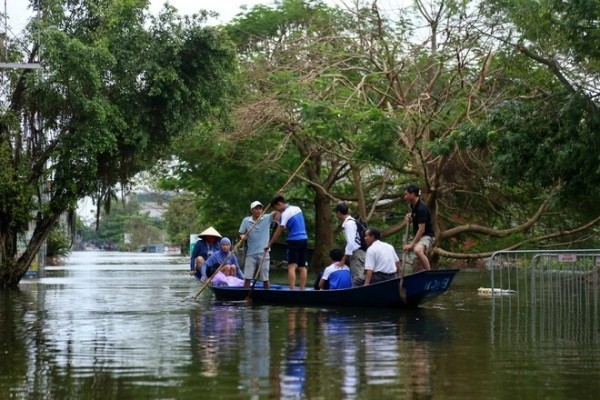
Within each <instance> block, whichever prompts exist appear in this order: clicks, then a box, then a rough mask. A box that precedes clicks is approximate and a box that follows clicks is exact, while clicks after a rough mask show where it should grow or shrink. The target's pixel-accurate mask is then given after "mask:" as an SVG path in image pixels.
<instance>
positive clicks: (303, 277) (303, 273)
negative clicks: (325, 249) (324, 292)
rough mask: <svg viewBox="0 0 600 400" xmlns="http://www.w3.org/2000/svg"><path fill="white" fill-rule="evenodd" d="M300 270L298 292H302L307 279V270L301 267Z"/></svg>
mask: <svg viewBox="0 0 600 400" xmlns="http://www.w3.org/2000/svg"><path fill="white" fill-rule="evenodd" d="M299 269H300V290H304V286H306V277H307V274H308V273H307V268H306V267H302V268H299Z"/></svg>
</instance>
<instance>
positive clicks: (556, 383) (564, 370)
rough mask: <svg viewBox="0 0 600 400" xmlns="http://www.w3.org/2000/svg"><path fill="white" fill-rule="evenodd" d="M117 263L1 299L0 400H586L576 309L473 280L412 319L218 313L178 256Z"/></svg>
mask: <svg viewBox="0 0 600 400" xmlns="http://www.w3.org/2000/svg"><path fill="white" fill-rule="evenodd" d="M122 257H123V260H124V261H123V262H122V263H120V262H119V256H118V255H114V254H109V255H106V257H105V256H104V255H103V254H98V253H96V254H94V253H92V254H89V253H82V254H74V255H73V257H72V258H71V259H70V260H69V264H68V265H66V266H64V267H54V268H52V269H49V270H48V271H47V275H46V276H45V277H43V278H41V279H37V280H31V281H27V282H24V283H23V284H22V285H21V286H20V290H17V291H0V393H1V394H0V398H21V399H24V398H27V399H46V398H57V399H70V398H73V399H78V398H102V399H118V398H174V399H196V398H236V399H238V398H252V399H266V398H275V399H277V398H311V399H312V398H319V399H330V398H331V399H338V398H339V399H384V398H410V399H428V398H492V399H501V398H506V397H510V396H511V395H512V389H513V388H514V387H518V388H519V390H521V391H522V393H527V394H531V395H532V396H533V397H535V396H536V395H537V394H538V393H540V390H542V392H541V394H540V396H541V397H546V398H552V397H553V393H557V392H560V393H569V395H570V396H573V397H582V398H593V396H595V395H596V394H597V389H598V386H597V382H599V381H600V343H599V339H598V334H599V332H598V323H597V321H598V313H597V309H594V308H593V306H594V304H593V303H592V302H591V301H587V300H586V299H587V298H585V297H581V298H577V297H576V298H575V299H574V301H573V302H566V301H565V300H564V299H563V297H561V296H559V294H560V293H559V292H554V293H553V294H548V295H547V296H546V297H543V298H542V297H538V299H540V301H539V302H538V304H537V306H536V307H535V310H533V309H532V307H533V306H531V305H527V304H528V303H527V302H522V303H520V304H517V303H516V302H518V301H522V300H523V299H521V300H520V299H519V298H518V297H514V298H512V299H501V300H499V301H501V302H502V303H499V302H496V301H495V300H492V299H489V298H481V297H479V296H478V295H477V293H476V290H477V288H478V287H479V286H481V282H482V281H485V280H479V279H474V283H473V287H467V288H464V287H461V286H460V284H459V285H457V286H456V287H453V290H452V291H451V292H449V293H448V295H444V296H441V297H440V298H438V299H436V300H435V302H433V303H432V304H431V306H430V308H429V309H421V310H417V311H415V312H406V311H394V310H373V309H368V310H365V309H333V308H332V309H319V308H293V307H291V308H287V307H277V306H247V305H245V304H244V303H236V304H222V303H217V302H215V301H214V299H213V297H212V295H211V293H209V292H208V291H207V292H206V293H204V294H203V295H202V296H200V298H199V299H198V300H197V301H196V300H192V297H193V295H194V294H195V293H196V292H197V291H198V288H199V287H198V284H197V282H196V281H195V280H194V279H193V278H190V277H189V274H188V273H187V270H188V267H187V260H186V259H185V258H181V259H180V260H177V259H176V260H174V261H169V259H168V258H161V257H160V256H159V255H143V256H142V255H138V254H125V255H122ZM283 274H285V271H283ZM283 274H282V277H283V278H284V279H285V275H283ZM475 278H477V276H475ZM459 282H460V281H459ZM571 284H572V285H573V283H571ZM573 288H574V289H575V288H576V287H575V286H573ZM592 294H593V293H592ZM550 295H552V296H555V297H548V296H550ZM559 298H560V299H561V300H560V301H558V300H557V301H555V299H559ZM525 300H527V299H525ZM583 300H586V301H583ZM508 301H512V302H513V303H512V304H509V303H508ZM594 301H595V300H594ZM569 304H570V305H569ZM578 304H582V306H578ZM588 304H589V305H590V306H589V307H588ZM528 307H529V308H528ZM569 307H570V308H569ZM586 307H587V308H586ZM534 311H535V312H534ZM585 318H587V319H585ZM532 321H535V322H533V324H534V325H533V326H532ZM561 322H562V323H563V324H567V325H569V326H566V325H561ZM533 327H535V332H536V334H535V335H532V333H533ZM494 335H495V336H494ZM524 349H525V350H524ZM540 388H543V389H540Z"/></svg>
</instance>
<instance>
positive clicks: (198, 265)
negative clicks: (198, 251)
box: [196, 256, 204, 274]
mask: <svg viewBox="0 0 600 400" xmlns="http://www.w3.org/2000/svg"><path fill="white" fill-rule="evenodd" d="M202 264H204V257H202V256H198V257H196V272H198V273H199V274H201V273H202Z"/></svg>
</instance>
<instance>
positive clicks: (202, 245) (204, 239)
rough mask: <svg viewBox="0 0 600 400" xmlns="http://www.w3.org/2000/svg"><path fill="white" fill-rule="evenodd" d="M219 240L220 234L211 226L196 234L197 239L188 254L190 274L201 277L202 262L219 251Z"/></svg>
mask: <svg viewBox="0 0 600 400" xmlns="http://www.w3.org/2000/svg"><path fill="white" fill-rule="evenodd" d="M220 240H221V234H220V233H219V232H217V230H216V229H215V228H213V227H212V226H211V227H209V228H208V229H206V230H204V231H203V232H202V233H200V234H199V235H198V240H197V241H196V244H195V245H194V250H192V254H191V256H190V275H194V276H195V277H196V278H198V279H200V278H201V277H202V273H201V268H202V264H204V261H205V260H207V259H208V257H210V256H211V255H213V254H214V253H216V252H217V251H219V249H220V246H219V241H220Z"/></svg>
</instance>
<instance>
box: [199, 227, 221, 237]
mask: <svg viewBox="0 0 600 400" xmlns="http://www.w3.org/2000/svg"><path fill="white" fill-rule="evenodd" d="M198 236H216V237H218V238H220V237H221V234H220V233H219V232H217V230H216V229H215V228H213V227H212V226H211V227H210V228H208V229H206V230H205V231H204V232H202V233H201V234H199V235H198Z"/></svg>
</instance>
